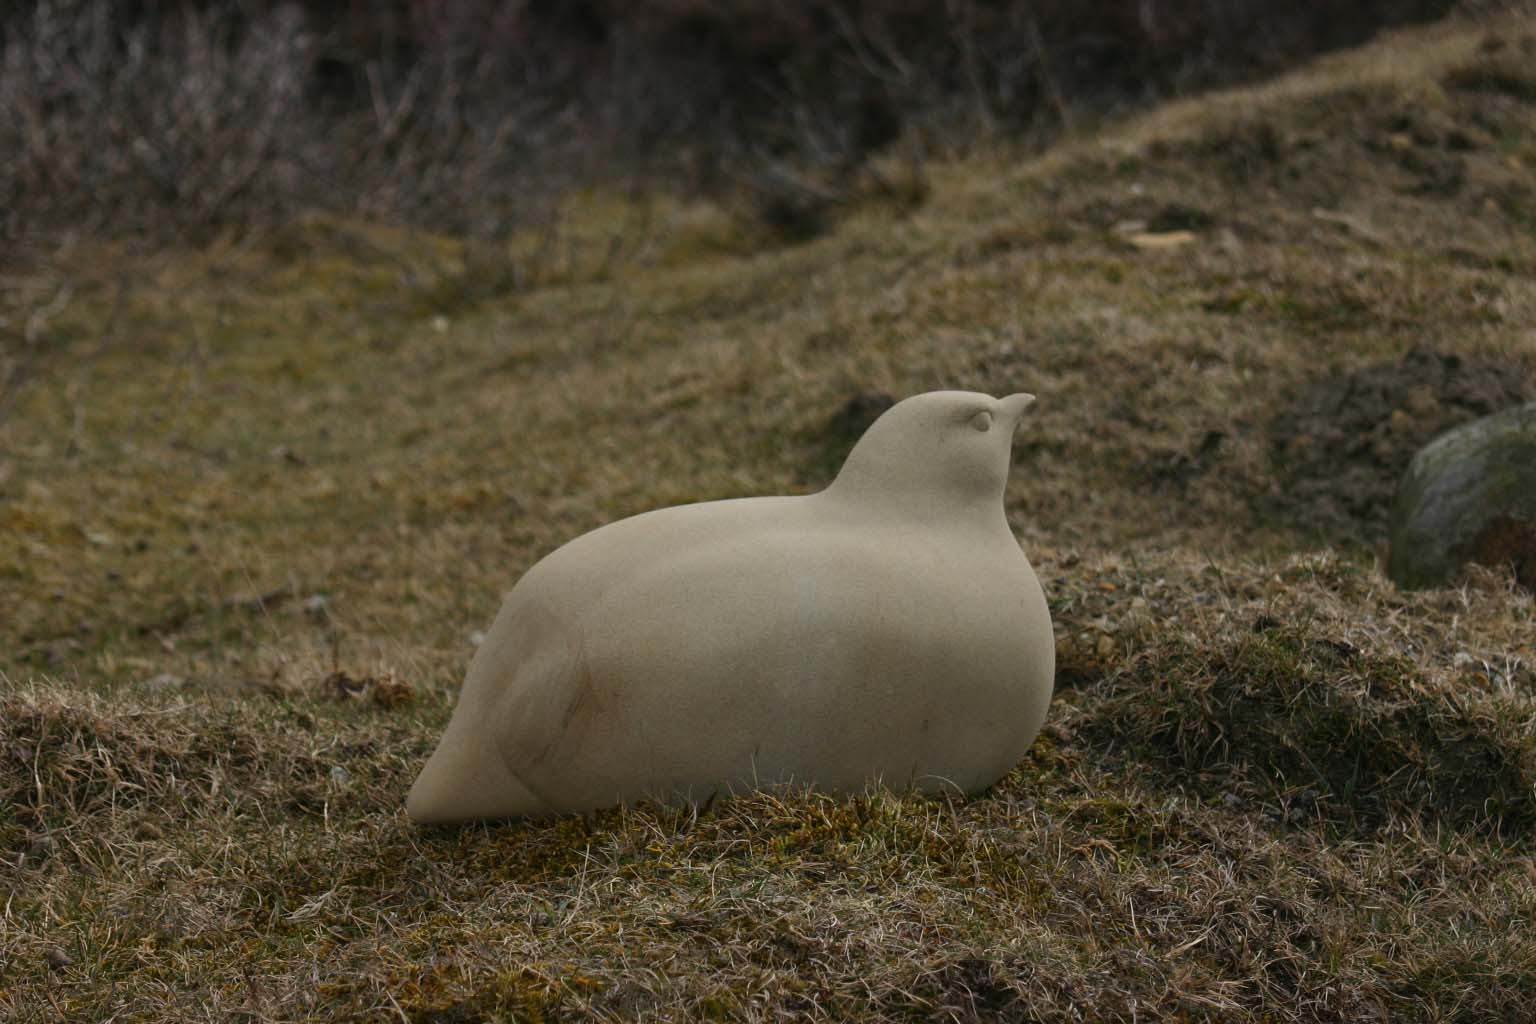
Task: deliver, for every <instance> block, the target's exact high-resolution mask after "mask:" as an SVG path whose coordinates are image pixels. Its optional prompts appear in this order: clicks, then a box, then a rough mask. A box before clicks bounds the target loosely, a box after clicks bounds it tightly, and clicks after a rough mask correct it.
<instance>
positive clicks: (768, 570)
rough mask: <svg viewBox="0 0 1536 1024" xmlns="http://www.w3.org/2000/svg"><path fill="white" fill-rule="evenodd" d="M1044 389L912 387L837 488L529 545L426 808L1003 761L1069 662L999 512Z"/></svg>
mask: <svg viewBox="0 0 1536 1024" xmlns="http://www.w3.org/2000/svg"><path fill="white" fill-rule="evenodd" d="M1033 401H1034V398H1033V396H1031V395H1026V394H1018V395H1011V396H1009V397H1007V398H1002V399H998V398H993V397H991V396H989V395H982V394H974V393H970V392H961V391H934V392H929V393H927V394H921V395H916V396H914V397H911V398H908V399H906V400H905V401H902V402H899V403H897V404H896V405H894V406H893V407H891V408H890V409H889V410H888V411H886V413H885V414H884V415H882V416H881V417H880V418H879V419H878V420H876V421H875V423H874V424H873V425H871V426H870V428H869V429H868V430H867V431H866V432H865V433H864V435H863V437H861V438H860V439H859V442H858V444H856V445H855V446H854V448H853V450H852V452H850V453H849V455H848V458H847V460H846V461H845V462H844V464H843V466H842V469H841V470H840V471H839V472H838V475H837V478H836V479H835V480H834V481H833V482H832V484H831V485H830V486H828V487H827V488H826V489H825V490H823V491H820V492H818V493H816V494H810V495H804V496H795V497H762V498H741V499H735V500H729V501H711V502H704V503H700V504H695V505H682V506H678V507H675V508H665V509H660V510H657V511H654V512H647V513H644V514H642V515H637V516H633V517H631V518H628V519H623V520H620V521H619V522H616V523H611V524H609V525H608V526H604V527H602V528H600V529H597V530H594V531H593V532H591V533H588V534H585V535H583V536H581V537H578V538H576V539H575V540H573V541H571V542H570V543H568V544H566V545H565V546H564V547H561V548H559V549H558V550H556V551H555V552H553V553H552V554H550V555H549V556H547V557H546V558H544V559H543V560H541V561H539V562H538V563H537V564H535V565H534V566H533V568H531V569H529V570H528V572H527V573H526V574H525V575H524V576H523V577H522V579H521V580H519V581H518V583H517V585H516V586H515V587H514V588H513V590H512V592H511V593H510V594H509V595H508V596H507V599H506V602H505V604H504V605H503V606H502V608H501V611H500V613H499V614H498V615H497V617H496V621H495V623H494V624H493V625H492V626H491V628H490V630H489V632H488V633H487V636H486V640H485V642H484V643H483V644H482V645H481V647H480V649H479V651H478V652H477V654H476V655H475V658H474V661H473V662H472V663H471V665H470V668H469V673H468V676H467V677H466V679H465V682H464V687H463V691H462V693H461V695H460V698H459V702H458V704H457V706H456V707H455V709H454V713H453V717H452V720H451V721H450V722H449V724H448V727H447V729H446V731H445V732H444V734H443V737H442V740H441V741H440V743H439V744H438V747H437V749H436V751H435V752H434V753H433V754H432V757H431V759H430V760H428V762H427V765H426V767H425V768H424V769H423V771H422V773H421V776H420V777H419V778H418V779H417V780H416V783H415V785H414V786H413V787H412V789H411V792H410V795H409V797H408V799H407V802H406V809H407V811H408V813H409V814H410V816H411V818H412V819H414V820H416V821H418V822H422V823H438V822H461V821H471V820H476V819H488V818H511V817H521V816H527V815H540V814H550V813H558V812H577V811H588V810H594V809H597V808H602V807H607V806H612V805H614V804H619V803H625V802H632V801H636V800H641V799H647V798H650V799H658V800H662V801H685V800H694V801H702V800H705V799H708V798H710V797H712V796H713V795H715V794H716V793H723V792H731V791H741V790H746V789H756V788H769V787H773V786H776V785H782V784H796V785H809V786H814V787H815V788H817V789H820V790H825V791H833V792H859V791H863V790H864V789H866V788H867V787H868V786H870V785H871V784H883V785H886V786H891V787H895V788H907V787H911V788H915V789H918V790H921V791H925V792H937V791H941V790H949V791H961V792H967V793H969V792H974V791H976V790H979V789H982V788H985V787H986V786H988V785H990V784H992V783H993V782H995V781H996V780H997V779H999V778H1001V777H1002V776H1003V775H1004V774H1005V773H1007V772H1008V770H1009V769H1011V768H1012V767H1013V765H1014V764H1016V763H1017V762H1018V760H1019V758H1021V757H1022V756H1023V755H1024V753H1025V752H1026V751H1027V750H1028V748H1029V746H1030V744H1031V743H1033V742H1034V738H1035V735H1036V734H1037V733H1038V731H1039V729H1040V725H1041V723H1042V721H1043V720H1044V718H1045V713H1046V708H1047V706H1048V705H1049V703H1050V699H1051V689H1052V680H1053V677H1054V664H1055V660H1054V650H1055V647H1054V641H1053V637H1052V633H1051V621H1050V614H1049V612H1048V610H1047V608H1046V603H1045V596H1044V594H1043V593H1042V592H1041V589H1040V583H1039V581H1038V580H1037V579H1036V577H1035V573H1034V570H1033V569H1032V568H1031V567H1030V564H1029V561H1028V559H1027V558H1026V557H1025V555H1024V553H1023V551H1022V550H1020V548H1019V545H1018V542H1017V541H1016V540H1015V539H1014V537H1013V534H1012V532H1011V531H1010V529H1009V527H1008V522H1007V519H1006V517H1005V516H1004V512H1003V491H1004V488H1005V486H1006V484H1007V480H1008V470H1009V465H1010V462H1011V449H1012V440H1013V434H1014V428H1015V426H1016V425H1017V424H1018V422H1019V420H1020V418H1021V417H1022V415H1023V413H1024V411H1025V409H1027V408H1028V407H1029V405H1030V404H1031V403H1032V402H1033Z"/></svg>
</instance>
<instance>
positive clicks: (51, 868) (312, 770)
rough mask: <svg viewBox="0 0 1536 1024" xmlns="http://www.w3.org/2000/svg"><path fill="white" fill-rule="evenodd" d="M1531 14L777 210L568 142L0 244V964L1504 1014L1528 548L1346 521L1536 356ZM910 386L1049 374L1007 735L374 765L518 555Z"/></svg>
mask: <svg viewBox="0 0 1536 1024" xmlns="http://www.w3.org/2000/svg"><path fill="white" fill-rule="evenodd" d="M1533 68H1536V23H1533V22H1531V21H1529V20H1513V21H1507V22H1503V23H1499V24H1497V25H1496V26H1494V27H1492V28H1468V27H1466V26H1455V25H1453V26H1450V27H1445V26H1440V27H1431V28H1429V29H1425V30H1419V31H1417V32H1411V33H1402V34H1399V35H1397V36H1394V37H1392V38H1390V39H1387V40H1384V41H1382V42H1380V43H1378V44H1375V45H1373V46H1372V47H1370V48H1367V49H1366V50H1364V51H1361V52H1358V53H1354V54H1347V55H1341V56H1336V57H1331V58H1328V59H1326V60H1324V61H1321V62H1319V63H1318V64H1317V65H1315V66H1313V67H1312V68H1309V69H1306V70H1303V71H1302V72H1299V73H1298V74H1296V75H1294V76H1291V77H1290V78H1288V79H1286V80H1284V81H1281V82H1277V83H1272V84H1270V85H1265V86H1260V87H1257V88H1255V89H1251V90H1244V91H1240V92H1234V93H1230V94H1222V95H1219V96H1216V97H1211V98H1208V99H1206V100H1201V101H1196V102H1191V103H1185V104H1179V105H1178V106H1177V107H1176V108H1172V109H1169V110H1164V111H1160V112H1154V113H1153V114H1151V115H1150V116H1148V117H1146V118H1143V119H1139V120H1136V121H1134V122H1132V123H1129V124H1125V125H1119V126H1110V127H1107V128H1105V129H1103V130H1101V131H1099V132H1097V133H1094V134H1092V135H1091V136H1088V137H1084V138H1081V139H1077V140H1074V141H1073V142H1071V143H1069V144H1066V145H1064V146H1063V147H1062V148H1061V149H1060V150H1059V151H1057V152H1053V153H1051V154H1047V155H1046V156H1044V157H1043V158H1040V159H1035V160H1029V161H1023V162H1020V163H1017V164H1015V165H1012V166H1003V165H1002V164H1001V162H1000V161H999V162H996V163H987V162H972V163H968V164H964V165H956V166H952V167H943V168H936V169H933V170H932V171H931V172H930V174H931V185H932V195H931V199H930V201H929V202H927V203H926V204H925V205H923V206H921V207H920V208H917V209H899V208H897V207H895V206H893V205H891V204H888V203H882V202H879V201H874V202H871V203H870V204H868V205H866V206H864V207H861V208H858V209H855V210H852V211H850V212H849V213H848V215H847V216H846V217H845V218H844V220H843V221H842V223H841V224H840V225H839V226H838V228H837V230H836V231H835V232H834V233H832V234H830V235H828V236H826V237H824V238H821V239H819V240H816V241H814V242H810V243H807V244H804V245H800V246H795V247H781V248H769V247H765V246H763V245H762V244H761V241H762V240H761V239H760V238H756V237H754V236H753V234H752V233H751V232H750V231H748V230H746V229H744V228H743V227H742V226H741V225H739V224H738V223H736V222H734V221H733V220H732V219H731V218H730V217H729V216H727V215H726V214H723V213H721V212H720V211H718V210H715V209H713V208H710V207H708V206H704V205H700V204H692V203H682V202H678V201H676V200H670V199H665V198H655V199H652V200H647V201H646V202H645V205H646V209H645V210H644V211H643V214H642V213H641V212H637V211H636V209H635V208H634V206H633V205H632V204H628V203H622V202H619V201H617V200H612V199H609V198H606V197H603V196H580V197H575V198H573V199H572V201H571V202H570V204H569V205H568V207H567V209H566V211H565V212H566V220H565V222H564V223H563V225H562V227H561V229H560V230H559V231H557V232H553V233H551V234H550V235H548V236H547V237H540V238H530V239H526V240H524V241H523V242H522V243H520V245H521V246H522V248H521V249H519V250H517V251H514V252H513V253H511V254H507V253H500V252H497V253H493V254H488V253H486V252H485V251H484V250H483V248H478V247H472V246H466V245H464V244H461V243H459V242H457V241H454V240H451V239H440V238H429V237H422V236H412V235H409V234H405V233H402V232H398V231H394V230H391V229H385V228H380V227H376V226H370V225H358V224H347V223H336V222H331V221H321V220H315V221H312V222H309V223H305V224H300V225H295V226H294V227H292V228H290V229H287V230H285V231H284V232H282V233H280V234H277V235H271V236H266V237H262V238H257V239H254V240H253V239H246V240H243V241H240V242H238V243H234V242H232V243H230V244H228V245H224V246H216V247H214V248H213V249H212V250H210V251H207V252H203V253H196V254H189V253H136V252H132V251H126V250H123V251H103V250H101V249H100V248H93V247H91V246H88V245H84V244H82V245H81V246H79V247H77V248H76V249H75V250H73V251H71V252H67V253H63V254H61V255H60V256H59V258H58V260H57V262H56V263H55V264H54V265H50V266H42V267H36V268H32V269H30V270H28V271H27V272H25V273H23V274H18V275H16V276H13V277H11V278H7V279H5V280H3V281H0V301H3V302H4V303H5V311H6V315H7V317H8V318H9V319H8V323H7V326H6V330H7V331H8V332H10V333H11V334H12V335H13V337H12V338H11V339H9V341H10V343H8V345H7V347H6V349H5V350H4V353H3V358H4V359H5V360H6V361H5V362H4V363H3V364H0V381H11V382H13V385H8V386H7V388H6V392H5V395H4V397H3V398H0V416H3V417H4V420H3V422H0V673H3V675H0V853H3V857H0V877H3V878H4V880H5V885H6V887H7V896H6V900H5V902H4V904H3V907H4V909H3V911H0V1015H6V1016H8V1017H9V1018H10V1019H15V1020H18V1021H27V1020H38V1021H42V1020H56V1019H82V1020H85V1019H105V1018H107V1017H113V1018H114V1019H118V1020H142V1021H159V1020H187V1019H211V1020H224V1019H244V1020H299V1019H313V1018H327V1017H329V1018H348V1019H379V1020H390V1019H394V1020H399V1019H406V1020H419V1021H479V1020H512V1019H531V1020H537V1019H545V1020H554V1019H582V1018H588V1017H595V1018H600V1019H631V1018H644V1019H658V1020H659V1019H690V1018H706V1019H733V1020H738V1019H739V1020H766V1019H777V1018H787V1017H808V1018H812V1019H825V1020H841V1019H870V1020H887V1019H940V1020H985V1019H998V1018H1001V1019H1016V1020H1034V1019H1039V1020H1074V1019H1092V1020H1126V1021H1131V1020H1137V1021H1148V1020H1187V1019H1220V1020H1235V1021H1261V1020H1264V1021H1292V1020H1295V1021H1301V1020H1373V1019H1374V1020H1393V1021H1397V1020H1468V1021H1488V1020H1520V1019H1523V1017H1524V1015H1525V1014H1526V1013H1527V1012H1528V1008H1529V1006H1530V1005H1531V1004H1532V1000H1533V998H1536V938H1533V937H1532V936H1531V935H1530V933H1529V929H1528V923H1529V921H1530V920H1531V919H1532V918H1533V915H1536V888H1533V882H1536V859H1533V858H1536V850H1533V848H1532V845H1531V841H1530V838H1529V836H1530V829H1531V827H1532V826H1533V824H1536V791H1533V786H1536V739H1533V732H1536V669H1533V666H1536V649H1533V647H1532V642H1533V637H1536V607H1533V602H1532V599H1531V596H1530V595H1529V594H1528V593H1524V592H1522V591H1520V590H1518V589H1515V588H1514V587H1512V585H1511V584H1510V581H1509V580H1508V579H1507V578H1505V577H1504V576H1502V575H1501V574H1499V573H1498V572H1493V571H1474V572H1473V573H1471V574H1470V575H1469V577H1468V578H1467V580H1466V581H1465V582H1464V583H1463V584H1462V585H1461V586H1459V587H1457V588H1455V589H1448V590H1444V591H1436V592H1428V593H1423V594H1405V593H1401V592H1398V591H1397V590H1396V589H1395V588H1393V587H1392V586H1391V585H1390V584H1389V583H1387V581H1386V580H1385V579H1384V578H1383V577H1382V576H1381V575H1380V571H1379V569H1378V567H1377V566H1378V560H1379V555H1380V552H1381V538H1382V529H1383V526H1384V517H1383V516H1382V515H1381V508H1380V502H1379V496H1380V493H1381V491H1382V489H1383V488H1387V489H1390V486H1391V482H1392V479H1393V474H1394V473H1395V471H1396V470H1397V469H1400V468H1401V464H1400V463H1401V460H1402V459H1403V458H1405V453H1408V452H1411V450H1412V448H1413V446H1414V445H1415V444H1417V443H1421V442H1422V441H1423V440H1427V439H1428V436H1429V435H1430V434H1432V433H1433V432H1434V431H1435V430H1437V429H1441V428H1442V427H1443V426H1445V425H1448V424H1449V423H1451V422H1454V421H1456V420H1457V419H1461V418H1467V417H1468V416H1471V415H1475V414H1476V408H1477V405H1478V403H1479V402H1483V401H1495V400H1511V399H1513V398H1515V397H1518V396H1522V395H1523V396H1525V397H1531V396H1532V395H1533V394H1536V376H1533V371H1536V334H1533V332H1532V328H1531V324H1532V323H1536V133H1533V127H1532V126H1533V125H1536V77H1533V71H1532V69H1533ZM626 225H627V227H626ZM639 225H644V226H645V228H644V231H643V232H641V231H640V230H639V227H638V226H639ZM1175 231H1188V232H1191V233H1192V234H1193V236H1194V241H1192V242H1190V243H1188V244H1183V245H1179V246H1177V247H1171V248H1158V247H1146V246H1138V245H1135V244H1132V242H1130V241H1129V239H1130V237H1131V236H1133V235H1135V234H1138V233H1141V234H1152V235H1159V234H1166V233H1170V232H1175ZM616 233H617V234H618V235H619V237H620V240H621V242H622V245H619V246H618V247H615V246H614V244H613V243H612V242H611V241H610V239H611V238H612V237H613V236H614V235H615V234H616ZM29 338H30V339H31V340H30V341H28V340H27V339H29ZM1410 353H1417V354H1415V355H1412V356H1410V355H1409V354H1410ZM1405 357H1407V358H1406V359H1405ZM1405 366H1406V367H1408V368H1409V371H1404V370H1403V367H1405ZM1419 367H1422V368H1428V369H1426V370H1425V377H1424V380H1423V381H1422V382H1419V381H1417V378H1415V377H1414V374H1415V373H1417V372H1418V370H1417V369H1414V368H1419ZM1429 370H1433V374H1432V375H1431V374H1429ZM1340 381H1343V382H1345V384H1346V385H1348V387H1346V389H1345V390H1344V391H1342V392H1340V391H1338V390H1337V388H1338V387H1339V382H1340ZM1405 382H1406V383H1405ZM942 386H949V387H969V388H978V389H983V390H989V391H992V392H994V393H1005V392H1008V391H1012V390H1021V389H1027V390H1030V391H1034V392H1036V393H1037V394H1039V395H1040V403H1039V405H1038V407H1037V408H1038V413H1037V414H1036V415H1035V416H1034V418H1033V419H1032V421H1031V422H1030V423H1029V424H1028V425H1027V427H1026V428H1025V430H1024V431H1023V432H1021V435H1020V439H1019V444H1018V447H1017V450H1016V464H1015V469H1014V473H1013V480H1012V484H1011V487H1010V491H1009V498H1008V509H1009V514H1010V517H1011V518H1012V519H1013V521H1014V523H1015V526H1016V528H1017V530H1018V532H1019V534H1020V536H1021V538H1022V539H1023V541H1024V544H1025V546H1026V548H1027V549H1028V550H1029V552H1030V554H1031V556H1032V558H1033V559H1034V560H1035V562H1036V565H1037V568H1038V569H1039V570H1040V574H1041V577H1042V580H1043V581H1044V582H1045V585H1046V589H1047V594H1048V596H1049V598H1050V600H1051V603H1052V607H1053V611H1054V613H1055V615H1056V618H1057V622H1058V633H1059V638H1060V644H1061V678H1060V695H1059V698H1058V702H1057V705H1056V707H1055V708H1054V709H1053V712H1052V717H1051V720H1050V722H1049V723H1048V726H1047V729H1046V732H1045V734H1044V736H1043V737H1042V740H1041V741H1040V743H1039V744H1038V745H1037V747H1036V749H1035V751H1034V753H1033V754H1032V755H1031V757H1030V758H1029V759H1028V760H1027V761H1026V762H1025V763H1024V764H1023V765H1021V766H1020V768H1019V769H1018V770H1017V771H1016V772H1015V773H1014V774H1013V775H1011V776H1010V777H1009V778H1008V779H1007V780H1005V782H1004V783H1002V784H1001V785H1000V786H999V787H997V789H996V790H995V791H993V792H992V793H989V794H987V795H985V796H982V797H979V798H976V799H973V800H970V801H966V802H963V803H949V802H942V801H932V800H923V799H918V798H913V797H905V796H900V795H891V794H883V793H876V794H871V795H870V796H869V797H867V798H866V799H861V800H854V801H840V800H833V799H829V798H825V797H821V796H816V795H811V794H804V793H787V794H775V795H759V796H752V797H747V798H742V799H736V800H731V801H724V802H721V803H720V804H718V805H716V806H714V807H711V808H708V809H706V810H703V811H701V812H698V813H685V812H680V811H672V810H657V809H652V808H640V809H634V810H629V811H615V812H611V813H608V814H604V815H598V816H596V817H595V818H592V819H590V820H560V821H550V822H537V823H522V824H512V825H500V826H483V827H475V828H469V829H463V830H458V831H443V832H426V833H422V832H418V831H416V830H413V829H412V828H411V827H410V826H409V825H408V824H407V823H406V822H405V821H404V818H403V815H402V813H401V810H400V804H401V801H402V799H403V794H404V790H405V787H406V786H407V785H408V783H409V781H410V778H411V776H412V773H413V772H414V770H415V769H416V768H417V767H418V766H419V765H420V763H421V762H422V760H423V758H424V757H425V755H426V753H427V751H428V750H429V749H430V745H431V742H432V740H433V738H434V737H435V734H436V731H437V730H438V729H439V728H440V727H441V725H442V724H443V722H444V721H445V719H446V716H447V710H448V707H449V704H448V701H449V700H450V698H451V695H452V693H453V692H454V691H455V689H456V686H457V683H458V679H459V676H460V673H461V672H462V670H463V667H464V665H465V663H466V661H467V659H468V656H469V654H470V653H471V651H472V649H473V640H474V633H475V631H476V630H479V629H482V628H484V626H485V624H486V623H487V622H488V621H489V618H490V616H491V615H492V614H493V612H494V610H495V608H496V606H497V604H498V603H499V597H500V594H501V592H502V591H503V590H505V589H506V588H507V587H508V586H510V585H511V583H512V582H513V581H514V580H515V579H516V577H517V575H518V574H519V572H521V571H522V570H523V569H524V568H526V567H527V566H528V565H530V564H532V562H533V561H535V560H536V559H537V558H538V557H540V556H541V555H543V554H544V553H546V552H548V551H549V550H551V549H552V548H553V547H555V546H556V545H558V544H560V543H562V542H563V541H564V540H566V539H569V538H570V537H572V536H574V535H576V534H578V533H580V532H583V531H585V530H587V529H590V528H592V527H594V526H596V525H598V524H600V523H603V522H605V521H608V520H611V519H613V518H615V517H617V516H621V515H625V514H629V513H633V512H638V511H641V510H644V509H647V508H651V507H655V506H658V505H663V504H670V503H676V502H682V501H692V500H702V499H708V498H715V497H724V496H731V495H744V494H763V493H776V492H785V491H796V490H802V491H803V490H807V489H811V488H814V487H816V486H819V485H820V484H821V483H823V482H825V481H826V480H827V479H828V478H829V476H830V473H831V471H832V470H833V468H834V467H835V465H836V463H837V460H838V458H839V457H840V456H841V454H842V450H843V447H844V446H845V445H846V444H847V443H848V441H849V440H850V436H849V434H848V431H847V429H846V427H840V426H838V425H837V424H838V423H839V420H838V414H839V412H840V410H842V409H843V408H844V406H845V405H846V404H847V403H848V402H849V400H850V399H851V398H854V397H855V396H857V395H860V394H866V393H871V392H885V393H889V394H892V395H897V394H905V393H910V392H914V391H919V390H924V389H927V388H932V387H942ZM1350 388H1353V389H1354V390H1350ZM1339 394H1343V395H1345V396H1347V397H1346V398H1345V399H1339V398H1338V395H1339ZM1330 403H1332V404H1331V405H1330ZM1340 418H1342V420H1343V421H1344V422H1347V423H1349V424H1350V429H1351V431H1352V433H1351V434H1350V436H1347V437H1343V438H1340V437H1335V436H1332V435H1331V434H1330V432H1329V424H1330V423H1331V422H1333V421H1335V420H1338V419H1340ZM1356 442H1359V443H1356Z"/></svg>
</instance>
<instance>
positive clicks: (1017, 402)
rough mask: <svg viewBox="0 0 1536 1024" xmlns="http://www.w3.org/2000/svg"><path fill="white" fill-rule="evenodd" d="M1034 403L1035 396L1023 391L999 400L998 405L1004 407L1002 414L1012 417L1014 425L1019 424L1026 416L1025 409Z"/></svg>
mask: <svg viewBox="0 0 1536 1024" xmlns="http://www.w3.org/2000/svg"><path fill="white" fill-rule="evenodd" d="M1034 404H1035V396H1034V395H1031V394H1026V393H1024V392H1022V391H1021V392H1019V393H1018V394H1017V395H1009V396H1008V397H1007V398H1004V399H1000V400H999V401H998V405H1000V406H1001V407H1002V410H1001V411H1002V414H1003V415H1004V416H1006V417H1008V418H1009V419H1011V420H1012V421H1013V425H1014V426H1018V425H1019V420H1020V419H1021V418H1022V417H1023V416H1024V410H1025V409H1028V408H1029V407H1030V406H1032V405H1034Z"/></svg>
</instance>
